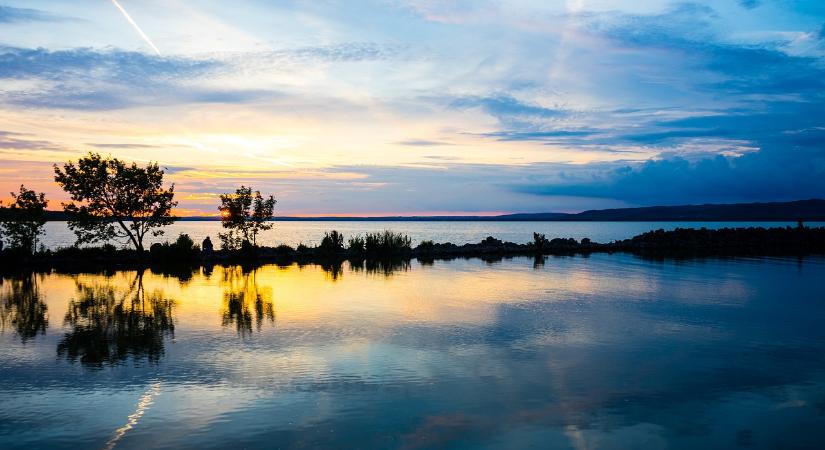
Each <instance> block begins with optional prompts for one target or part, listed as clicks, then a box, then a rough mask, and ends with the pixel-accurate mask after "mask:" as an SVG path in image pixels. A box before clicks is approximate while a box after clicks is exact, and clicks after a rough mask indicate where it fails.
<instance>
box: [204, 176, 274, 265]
mask: <svg viewBox="0 0 825 450" xmlns="http://www.w3.org/2000/svg"><path fill="white" fill-rule="evenodd" d="M275 203H277V201H276V200H275V198H274V197H273V196H271V195H270V196H268V197H264V196H262V195H261V192H260V191H255V194H254V195H253V194H252V188H251V187H246V186H241V187H240V188H238V189H236V190H235V193H234V194H222V195H221V206H220V207H219V208H218V210H219V211H220V212H221V222H222V224H223V228H224V229H225V230H227V232H226V233H220V234H219V235H218V236H219V237H220V239H221V245H222V246H223V248H225V249H229V250H233V249H238V248H240V247H241V246H242V245H243V242H244V241H246V242H250V243H251V244H252V245H257V239H258V233H260V232H261V231H266V230H270V229H272V226H273V225H272V223H270V221H271V220H272V214H273V211H274V209H275Z"/></svg>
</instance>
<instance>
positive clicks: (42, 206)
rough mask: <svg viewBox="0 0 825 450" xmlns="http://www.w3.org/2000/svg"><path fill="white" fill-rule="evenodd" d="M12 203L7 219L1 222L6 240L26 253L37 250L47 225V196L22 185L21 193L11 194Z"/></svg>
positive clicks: (0, 225) (7, 212) (1, 228)
mask: <svg viewBox="0 0 825 450" xmlns="http://www.w3.org/2000/svg"><path fill="white" fill-rule="evenodd" d="M11 197H12V202H11V204H10V205H9V208H8V210H7V211H6V218H5V220H4V221H3V222H0V230H2V232H3V236H4V239H6V240H8V241H9V244H10V245H11V247H13V248H18V249H21V250H24V251H26V252H34V251H35V250H37V238H38V237H39V236H40V235H42V234H43V225H45V224H46V204H47V202H46V194H43V193H39V194H38V193H37V192H34V191H33V190H31V189H26V187H25V186H23V185H22V184H21V185H20V192H18V193H14V192H12V193H11Z"/></svg>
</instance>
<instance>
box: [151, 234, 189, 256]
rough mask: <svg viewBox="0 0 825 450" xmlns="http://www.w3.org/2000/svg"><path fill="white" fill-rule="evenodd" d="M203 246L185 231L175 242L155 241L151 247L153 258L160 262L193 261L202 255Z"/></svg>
mask: <svg viewBox="0 0 825 450" xmlns="http://www.w3.org/2000/svg"><path fill="white" fill-rule="evenodd" d="M200 253H201V248H200V246H198V245H195V241H193V240H192V238H191V237H190V236H189V235H188V234H185V233H181V234H180V236H178V239H177V240H175V242H174V243H172V244H170V243H168V242H164V243H163V244H159V243H154V244H152V246H151V247H149V254H150V255H151V256H152V259H154V260H156V261H159V262H169V261H192V260H196V259H198V258H199V257H200Z"/></svg>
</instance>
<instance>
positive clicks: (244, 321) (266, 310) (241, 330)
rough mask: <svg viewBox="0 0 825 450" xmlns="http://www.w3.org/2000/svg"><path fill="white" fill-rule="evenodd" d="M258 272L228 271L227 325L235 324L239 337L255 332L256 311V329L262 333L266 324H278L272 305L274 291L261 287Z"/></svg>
mask: <svg viewBox="0 0 825 450" xmlns="http://www.w3.org/2000/svg"><path fill="white" fill-rule="evenodd" d="M256 273H257V269H255V270H252V271H251V272H249V271H244V270H243V268H242V267H240V266H235V267H231V268H226V269H224V272H223V285H224V289H225V291H224V294H223V300H224V308H223V313H222V316H223V317H222V318H223V321H222V322H223V326H229V325H233V324H234V325H235V328H236V329H237V330H238V334H240V335H242V336H245V335H247V334H251V333H252V322H253V312H252V311H253V309H254V322H255V328H256V329H257V330H258V331H260V330H261V326H262V325H263V323H264V321H268V322H270V323H274V322H275V308H274V307H273V306H272V289H271V288H258V284H257V282H256V280H255V275H256Z"/></svg>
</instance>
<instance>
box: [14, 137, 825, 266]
mask: <svg viewBox="0 0 825 450" xmlns="http://www.w3.org/2000/svg"><path fill="white" fill-rule="evenodd" d="M54 171H55V181H56V182H57V183H58V184H59V185H60V186H62V187H63V189H64V190H65V191H66V192H67V193H68V194H69V197H70V199H71V201H70V202H69V203H66V204H63V208H64V214H65V216H66V218H67V221H68V226H69V228H70V229H72V230H73V231H74V233H75V235H76V237H77V241H76V243H75V244H74V245H73V246H71V247H67V248H62V249H58V250H49V249H45V248H42V246H38V240H39V237H40V236H41V235H42V234H43V232H44V231H43V226H44V224H45V222H46V220H47V211H46V205H47V204H48V202H47V200H46V198H45V195H44V194H42V193H37V192H34V191H32V190H29V189H27V188H26V187H25V186H20V190H19V192H17V193H12V202H11V204H9V205H3V206H4V207H5V209H4V215H3V217H2V218H0V267H1V268H3V270H5V271H8V270H17V269H36V270H46V269H67V268H68V269H83V268H85V269H89V270H96V269H101V268H126V267H146V266H166V267H172V266H183V267H187V266H189V267H191V266H196V265H200V264H206V265H208V264H222V263H266V262H276V263H292V262H298V263H317V264H338V263H340V262H341V261H345V260H348V261H350V262H351V263H361V262H370V261H388V260H401V261H409V260H410V259H411V258H418V259H419V260H423V261H427V260H434V259H451V258H468V257H480V258H485V259H495V258H501V257H510V256H537V257H540V256H544V255H574V254H585V255H586V254H590V253H595V252H607V253H612V252H629V253H633V254H638V255H643V256H652V257H690V256H768V255H770V256H774V255H776V256H779V255H783V256H791V255H793V256H804V255H811V254H825V228H822V227H807V226H805V225H804V224H803V222H802V221H799V223H798V225H797V226H795V227H784V228H761V227H750V228H723V229H716V230H709V229H704V228H701V229H694V228H677V229H675V230H672V231H665V230H657V231H651V232H647V233H643V234H640V235H638V236H635V237H632V238H629V239H625V240H621V241H614V242H609V243H598V242H593V241H591V240H590V239H587V238H585V239H582V240H576V239H572V238H562V237H550V238H548V237H547V236H545V235H543V234H538V233H534V235H533V241H532V242H529V243H513V242H503V241H501V240H499V239H496V238H495V237H488V238H486V239H484V240H482V241H481V242H479V243H475V244H463V245H458V244H452V243H449V242H447V243H436V242H432V241H423V242H420V243H418V245H416V246H415V247H413V246H412V241H411V239H410V238H409V237H408V236H406V235H404V234H401V233H396V232H394V231H389V230H387V231H384V232H380V233H367V234H365V235H357V236H348V237H345V236H343V235H342V234H341V233H339V232H337V231H335V230H332V231H329V232H327V233H326V235H325V236H324V237H323V239H322V240H321V243H320V244H319V245H318V246H313V247H308V246H305V245H299V246H297V247H295V248H293V247H290V246H287V245H281V246H278V247H265V246H260V245H258V243H257V238H258V236H259V235H260V233H263V232H266V231H269V230H271V229H272V227H273V225H274V224H273V222H272V218H273V214H274V208H275V205H276V203H277V202H276V200H275V198H274V197H273V196H271V195H269V196H265V195H262V194H261V193H260V192H258V191H253V190H252V188H250V187H246V186H241V187H239V188H238V189H237V190H236V191H235V192H232V193H226V194H223V195H221V196H220V200H221V204H220V205H219V207H218V211H219V212H220V218H221V222H222V228H223V230H224V232H222V233H219V234H218V236H217V238H218V239H219V240H220V242H221V249H220V250H217V249H215V248H214V245H213V244H212V241H211V239H209V238H207V239H206V240H204V242H202V243H200V244H198V243H195V242H193V240H192V239H191V238H190V237H189V236H187V235H186V234H181V235H180V236H178V237H177V239H176V240H175V241H174V242H167V243H163V244H153V245H152V246H151V247H150V248H149V249H146V248H144V240H145V237H146V236H147V235H152V236H159V235H162V234H163V233H164V227H165V226H167V225H170V224H171V223H173V222H174V221H175V218H174V217H173V216H172V211H173V209H174V207H175V206H176V204H177V203H176V202H175V201H174V185H171V186H169V187H165V186H164V183H163V175H164V172H163V170H161V169H160V167H159V166H158V165H157V164H154V163H150V164H148V165H147V166H145V167H140V166H138V165H137V164H135V163H131V164H127V163H125V162H123V161H120V160H118V159H115V158H111V157H103V156H101V155H99V154H94V153H90V154H89V155H88V156H86V157H83V158H81V159H80V160H78V161H77V163H74V162H68V163H66V164H64V165H63V166H62V167H60V166H58V165H55V167H54ZM95 244H97V246H95Z"/></svg>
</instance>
